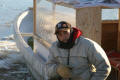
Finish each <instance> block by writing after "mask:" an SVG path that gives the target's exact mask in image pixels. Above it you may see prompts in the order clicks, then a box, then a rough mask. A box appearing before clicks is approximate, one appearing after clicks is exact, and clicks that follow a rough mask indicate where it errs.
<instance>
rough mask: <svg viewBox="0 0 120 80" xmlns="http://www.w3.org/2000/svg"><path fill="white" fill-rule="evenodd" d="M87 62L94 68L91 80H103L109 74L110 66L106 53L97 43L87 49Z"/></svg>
mask: <svg viewBox="0 0 120 80" xmlns="http://www.w3.org/2000/svg"><path fill="white" fill-rule="evenodd" d="M88 60H89V62H90V64H93V65H94V66H95V68H96V72H94V74H93V75H92V77H91V80H105V79H106V78H107V77H108V75H109V74H110V71H111V66H110V63H109V60H108V58H107V56H106V53H105V52H104V50H103V49H102V48H101V47H100V46H99V45H98V44H97V43H94V44H92V45H91V46H90V47H89V50H88Z"/></svg>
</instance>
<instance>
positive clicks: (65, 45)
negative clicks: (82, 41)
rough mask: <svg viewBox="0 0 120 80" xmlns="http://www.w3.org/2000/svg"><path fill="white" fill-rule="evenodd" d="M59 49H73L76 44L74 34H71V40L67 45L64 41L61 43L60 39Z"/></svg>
mask: <svg viewBox="0 0 120 80" xmlns="http://www.w3.org/2000/svg"><path fill="white" fill-rule="evenodd" d="M58 41H59V42H58V47H59V48H62V49H70V48H72V47H73V45H74V44H75V42H74V41H73V32H72V33H71V34H70V38H69V39H68V41H67V42H66V43H65V42H63V41H60V40H59V39H58Z"/></svg>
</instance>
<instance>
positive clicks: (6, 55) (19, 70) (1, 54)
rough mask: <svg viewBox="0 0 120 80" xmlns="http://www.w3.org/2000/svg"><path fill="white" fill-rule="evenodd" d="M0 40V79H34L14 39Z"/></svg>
mask: <svg viewBox="0 0 120 80" xmlns="http://www.w3.org/2000/svg"><path fill="white" fill-rule="evenodd" d="M2 39H3V40H0V80H34V79H33V78H32V76H31V74H30V72H29V70H28V68H27V67H26V65H25V64H24V60H23V57H22V55H21V54H20V51H19V50H18V48H17V47H16V43H15V42H14V40H7V38H2Z"/></svg>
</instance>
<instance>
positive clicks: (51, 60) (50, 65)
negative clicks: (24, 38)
mask: <svg viewBox="0 0 120 80" xmlns="http://www.w3.org/2000/svg"><path fill="white" fill-rule="evenodd" d="M46 65H47V70H48V71H47V75H48V77H50V78H52V77H55V76H57V75H58V74H57V72H56V68H57V65H58V62H57V60H56V58H55V57H54V55H53V52H52V50H51V49H49V56H48V61H47V64H46Z"/></svg>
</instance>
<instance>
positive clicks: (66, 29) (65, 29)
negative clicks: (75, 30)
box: [55, 28, 70, 34]
mask: <svg viewBox="0 0 120 80" xmlns="http://www.w3.org/2000/svg"><path fill="white" fill-rule="evenodd" d="M68 30H70V28H63V29H59V30H56V31H55V34H57V33H58V32H59V31H68Z"/></svg>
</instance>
